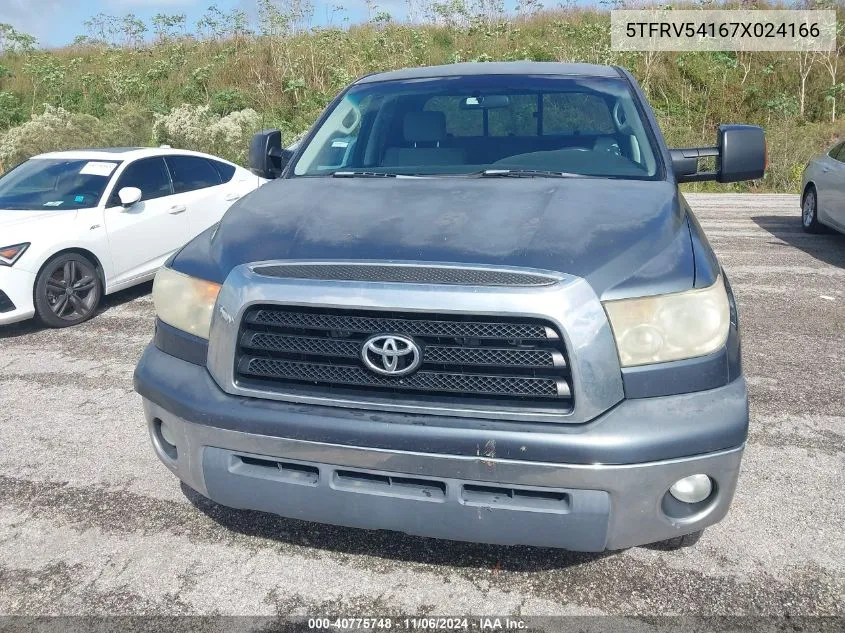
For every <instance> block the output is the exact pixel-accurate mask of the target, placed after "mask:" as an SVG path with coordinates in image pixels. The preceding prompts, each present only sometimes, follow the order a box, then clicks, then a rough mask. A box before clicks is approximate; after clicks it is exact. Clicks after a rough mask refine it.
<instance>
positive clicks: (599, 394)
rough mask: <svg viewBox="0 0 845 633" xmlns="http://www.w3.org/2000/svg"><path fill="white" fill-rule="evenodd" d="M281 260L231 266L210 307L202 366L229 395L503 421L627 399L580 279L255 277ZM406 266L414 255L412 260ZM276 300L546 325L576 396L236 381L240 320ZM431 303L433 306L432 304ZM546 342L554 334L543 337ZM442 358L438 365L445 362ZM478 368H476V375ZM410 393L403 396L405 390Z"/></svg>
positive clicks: (555, 415)
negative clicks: (448, 281)
mask: <svg viewBox="0 0 845 633" xmlns="http://www.w3.org/2000/svg"><path fill="white" fill-rule="evenodd" d="M270 263H273V264H276V263H285V262H256V263H253V264H246V265H242V266H238V267H236V268H234V269H233V270H232V271H231V272H230V274H229V276H228V277H227V279H226V281H225V283H224V284H223V287H222V289H221V291H220V294H219V296H218V299H217V304H216V306H215V310H214V314H213V318H212V326H211V333H210V339H209V353H208V362H207V367H208V370H209V373H210V374H211V376H212V378H213V379H214V380H215V382H217V384H218V385H219V386H220V388H221V389H223V391H225V392H226V393H230V394H233V395H240V396H246V397H254V398H261V399H271V400H280V401H287V402H296V403H302V404H311V405H322V406H330V407H348V408H360V409H364V410H366V411H368V412H370V413H371V414H372V415H375V416H377V415H379V413H378V412H379V411H385V412H400V413H415V414H428V415H436V416H441V417H452V418H459V417H472V418H482V419H491V420H502V421H523V422H534V423H538V422H556V423H572V424H576V423H583V422H587V421H589V420H592V419H593V418H595V417H596V416H598V415H599V414H601V413H603V412H604V411H606V410H607V409H609V408H610V407H612V406H614V405H615V404H617V403H618V402H620V401H621V400H622V398H623V396H624V392H623V389H622V377H621V370H620V368H619V360H618V356H617V352H616V345H615V342H614V339H613V335H612V332H611V330H610V326H609V324H608V322H607V317H606V315H605V313H604V309H603V307H602V305H601V302H600V301H599V298H598V297H597V296H596V295H595V293H594V292H593V290H592V288H591V287H590V285H589V284H588V283H587V282H586V281H585V280H584V279H581V278H578V277H573V276H569V275H561V274H559V273H550V272H549V271H535V270H533V269H521V268H512V267H511V268H508V267H502V268H503V269H505V270H514V271H517V272H526V270H527V271H528V272H539V273H541V274H550V275H554V276H558V277H559V278H560V281H558V282H557V283H555V284H554V285H551V286H538V287H496V286H478V287H474V288H473V289H472V290H471V291H469V292H468V291H467V289H465V288H462V287H460V286H455V285H436V284H415V283H384V282H353V281H329V280H303V279H291V278H273V277H266V276H263V275H258V274H256V273H255V272H253V270H252V268H254V267H258V266H261V265H265V264H270ZM411 263H413V262H411ZM258 305H274V306H287V307H290V308H293V307H294V306H295V307H296V308H297V309H299V308H305V309H310V310H312V311H319V310H323V309H325V310H332V309H334V310H350V311H360V312H365V313H367V314H372V313H403V314H409V315H417V314H418V315H420V317H421V318H422V317H425V316H427V315H430V314H431V313H432V312H435V310H436V313H437V314H442V315H447V316H448V315H475V316H477V317H490V319H489V320H490V322H495V320H496V319H501V318H504V319H507V320H510V321H512V322H517V321H518V320H519V319H526V320H527V321H540V322H547V323H549V326H548V330H547V331H546V332H545V334H546V335H547V334H548V333H549V331H554V330H556V331H557V332H560V333H561V334H562V336H563V341H562V343H563V344H564V346H565V348H566V350H567V353H568V355H569V356H568V359H567V361H568V371H569V376H570V381H571V385H572V393H574V394H575V399H574V407H573V408H571V409H567V410H560V409H558V410H555V409H554V408H551V409H550V408H549V407H546V408H543V409H538V408H536V407H530V406H529V407H524V406H511V405H513V403H502V404H501V405H493V406H490V405H485V406H480V405H478V404H475V403H467V402H463V401H460V399H459V398H451V399H445V400H444V402H442V403H438V404H434V403H432V402H430V401H425V400H423V399H420V398H411V397H407V398H406V397H400V398H396V397H393V398H381V399H379V398H370V397H366V395H363V396H362V395H359V394H354V395H350V394H349V393H342V392H343V391H344V390H337V392H335V393H332V392H331V391H329V392H326V393H325V394H321V395H315V394H314V393H313V392H311V393H306V392H303V390H297V389H294V388H291V389H285V388H279V387H275V386H274V387H266V386H263V387H257V386H255V385H252V384H238V381H237V380H236V377H235V362H234V359H235V356H236V350H237V348H238V346H239V343H240V325H241V321H242V319H243V317H244V315H245V314H246V312H247V311H248V310H249V309H250V308H251V307H254V306H258ZM433 306H436V308H434V309H433ZM547 340H552V339H548V338H547ZM445 367H446V366H445V365H444V366H443V368H444V369H445ZM479 373H483V372H481V371H480V372H479ZM409 396H410V394H409Z"/></svg>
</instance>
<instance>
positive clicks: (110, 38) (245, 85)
mask: <svg viewBox="0 0 845 633" xmlns="http://www.w3.org/2000/svg"><path fill="white" fill-rule="evenodd" d="M408 4H409V8H410V13H411V16H412V17H413V18H415V20H414V22H408V23H396V22H394V21H393V20H392V18H391V16H390V15H389V14H387V13H386V12H384V11H380V10H379V9H378V7H376V6H375V5H370V7H371V12H370V13H371V16H372V18H371V20H370V21H369V22H368V23H366V24H361V25H354V26H348V25H347V24H346V20H344V19H343V18H342V15H340V11H341V10H338V11H337V12H336V13H335V14H334V15H333V16H331V18H330V21H332V22H334V23H339V26H329V27H322V28H310V27H308V24H309V22H310V19H311V16H312V14H313V6H312V5H309V4H308V2H307V0H304V1H303V0H259V2H258V5H259V16H258V17H259V19H258V24H257V25H250V24H249V21H248V20H247V17H246V15H245V14H244V13H243V12H241V11H237V10H235V11H232V12H223V11H220V10H219V9H218V8H217V7H216V6H211V7H210V8H209V9H208V11H207V12H206V15H205V16H204V18H203V19H202V20H200V21H199V22H198V23H197V24H196V25H193V26H191V25H188V24H187V23H186V20H185V16H184V15H180V14H160V15H158V16H156V17H155V18H154V19H153V20H152V21H151V22H150V23H148V24H147V23H144V22H142V21H141V20H139V19H137V18H136V17H134V16H132V15H127V16H123V17H115V16H108V15H103V14H99V15H97V16H95V17H93V18H91V19H90V20H88V21H86V22H85V24H84V28H85V30H86V35H82V36H80V37H78V38H77V40H76V42H75V43H74V44H73V45H71V46H68V47H65V48H63V49H59V50H44V49H40V48H38V47H37V46H36V42H35V40H34V39H33V38H32V37H30V36H29V35H26V34H23V33H20V32H17V31H16V30H15V29H13V28H12V27H10V26H8V25H0V170H2V169H3V168H8V167H9V166H11V165H14V164H16V163H17V162H19V161H21V160H23V159H25V158H26V157H28V156H31V155H33V154H35V153H38V152H42V151H47V150H51V149H67V148H72V147H79V146H92V145H101V144H121V145H125V144H129V145H135V144H140V145H148V144H151V143H154V144H159V143H170V144H172V145H174V146H181V147H189V148H192V149H201V150H206V151H211V152H214V153H217V154H220V155H222V156H225V157H228V158H230V159H233V160H237V161H240V162H243V160H244V159H245V150H246V143H247V141H248V138H249V135H250V134H251V133H252V132H253V131H254V130H256V129H259V128H261V127H280V128H281V129H282V130H283V131H284V133H285V138H286V140H288V141H289V140H292V139H293V138H294V137H295V136H297V135H299V134H301V133H302V132H303V131H304V130H306V129H307V128H308V126H309V125H310V124H311V123H312V122H313V121H314V119H315V118H316V117H317V115H318V114H319V112H320V111H321V110H322V108H323V107H325V105H326V104H327V103H328V102H329V101H330V100H331V99H332V97H333V96H334V95H335V94H336V93H337V92H338V91H339V90H340V89H341V88H343V87H344V86H345V85H346V84H347V83H349V82H350V81H351V80H353V79H354V78H356V77H358V76H361V75H364V74H367V73H371V72H375V71H383V70H388V69H392V68H400V67H404V66H419V65H429V64H442V63H451V62H458V61H493V60H522V59H531V60H542V61H583V62H592V63H599V64H619V65H622V66H625V67H627V68H629V69H631V70H632V72H633V73H634V75H635V76H636V77H637V78H638V80H639V81H640V82H641V84H642V86H643V89H644V90H645V91H646V93H647V95H648V97H649V99H650V101H651V103H652V105H653V107H654V108H655V111H656V112H657V116H658V118H659V120H660V125H661V127H662V129H663V132H664V134H665V135H666V137H667V141H668V142H669V144H670V145H673V146H687V145H706V144H712V143H713V141H714V139H715V129H716V126H717V125H718V124H719V123H727V122H747V123H757V124H760V125H763V126H764V127H765V128H766V130H767V135H768V142H769V154H770V168H769V171H768V173H767V175H766V178H765V179H764V180H763V181H761V182H758V183H753V184H752V185H747V184H743V185H736V187H737V189H738V190H740V189H742V190H747V189H749V188H750V189H752V190H755V191H796V190H797V187H798V186H799V183H800V176H801V170H802V169H803V167H804V164H805V163H806V161H807V159H808V158H809V157H810V156H811V155H813V154H815V153H818V152H819V151H821V150H822V149H823V148H824V147H826V146H827V145H828V144H830V143H832V142H833V140H834V139H836V138H837V137H838V136H839V135H840V134H841V133H842V132H843V127H845V126H843V122H842V120H840V119H839V118H838V116H839V113H840V111H841V110H843V109H845V108H842V107H841V104H839V103H838V102H839V101H841V100H842V98H843V96H842V95H843V92H845V82H843V81H842V77H841V74H842V72H845V68H841V69H840V68H839V66H840V64H839V61H840V57H841V54H842V53H843V48H845V42H843V43H842V45H841V47H840V49H839V50H837V51H835V52H832V53H829V54H828V53H819V54H814V55H808V54H804V55H799V54H798V53H764V52H754V53H749V52H744V53H618V52H614V51H611V50H610V36H609V23H610V21H609V13H608V12H607V11H606V10H603V9H602V10H596V9H578V8H560V9H558V10H555V11H542V10H539V9H538V7H539V5H538V3H537V2H536V0H526V1H523V2H522V3H521V5H520V6H521V9H520V12H519V13H518V14H517V15H515V16H514V15H511V16H506V15H505V13H504V11H503V10H502V7H501V5H500V4H499V0H444V1H442V2H435V1H433V0H432V1H431V2H430V4H427V5H425V6H421V5H419V0H409V2H408ZM749 4H752V5H753V3H749V2H747V1H746V2H743V3H742V6H743V8H749ZM696 6H701V5H700V4H699V5H696ZM720 6H725V5H720ZM737 6H739V5H737ZM757 6H758V8H774V5H764V4H758V5H757ZM814 6H816V7H822V6H823V5H821V4H818V3H816V4H815V5H814ZM841 13H842V17H843V19H845V12H841ZM843 39H845V38H843ZM843 66H845V65H843ZM837 106H839V107H837ZM696 187H698V188H699V189H700V188H701V187H702V185H696Z"/></svg>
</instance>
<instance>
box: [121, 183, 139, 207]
mask: <svg viewBox="0 0 845 633" xmlns="http://www.w3.org/2000/svg"><path fill="white" fill-rule="evenodd" d="M142 195H143V194H142V193H141V190H140V189H138V187H123V188H121V190H120V191H118V192H117V197H118V198H120V204H122V205H123V208H124V209H128V208H129V207H131V206H132V205H133V204H135V203H136V202H140V201H141V196H142Z"/></svg>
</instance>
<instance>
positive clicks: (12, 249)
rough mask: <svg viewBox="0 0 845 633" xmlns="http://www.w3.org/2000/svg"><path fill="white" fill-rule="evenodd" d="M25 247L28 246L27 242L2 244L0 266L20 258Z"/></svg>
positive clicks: (7, 264) (9, 264)
mask: <svg viewBox="0 0 845 633" xmlns="http://www.w3.org/2000/svg"><path fill="white" fill-rule="evenodd" d="M27 248H29V242H27V243H26V244H13V245H12V246H3V247H2V248H0V266H11V265H12V264H14V263H15V262H16V261H18V260H19V259H20V258H21V255H23V254H24V251H25V250H26V249H27Z"/></svg>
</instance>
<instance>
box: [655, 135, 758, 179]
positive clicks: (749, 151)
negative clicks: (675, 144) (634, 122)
mask: <svg viewBox="0 0 845 633" xmlns="http://www.w3.org/2000/svg"><path fill="white" fill-rule="evenodd" d="M716 143H717V144H716V147H688V148H681V149H673V150H669V153H670V155H671V156H672V170H673V171H674V173H675V180H677V181H678V182H679V183H681V182H700V181H702V180H715V181H717V182H738V181H741V180H756V179H757V178H762V177H763V174H764V173H765V171H766V167H767V158H766V135H765V133H764V132H763V128H761V127H759V126H757V125H720V126H719V133H718V138H717V141H716ZM709 157H712V158H715V160H716V168H715V169H714V170H711V171H699V170H698V161H699V159H702V158H709Z"/></svg>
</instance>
